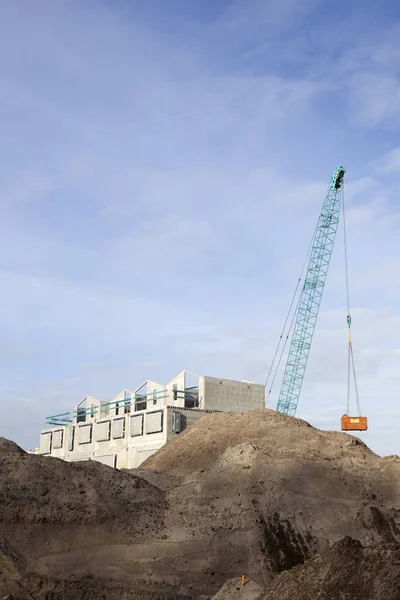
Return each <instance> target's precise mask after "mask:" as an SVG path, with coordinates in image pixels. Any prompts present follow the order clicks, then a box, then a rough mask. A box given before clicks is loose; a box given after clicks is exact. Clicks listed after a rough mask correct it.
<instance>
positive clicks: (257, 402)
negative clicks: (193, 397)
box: [204, 377, 265, 412]
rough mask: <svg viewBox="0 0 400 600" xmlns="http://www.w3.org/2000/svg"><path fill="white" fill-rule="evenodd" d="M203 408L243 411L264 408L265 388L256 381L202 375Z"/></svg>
mask: <svg viewBox="0 0 400 600" xmlns="http://www.w3.org/2000/svg"><path fill="white" fill-rule="evenodd" d="M204 408H205V409H207V410H222V411H230V412H245V411H246V410H259V409H262V408H265V388H264V386H263V385H260V384H257V383H248V382H244V381H232V380H230V379H218V378H216V377H204Z"/></svg>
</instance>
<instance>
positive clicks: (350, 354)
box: [342, 184, 361, 416]
mask: <svg viewBox="0 0 400 600" xmlns="http://www.w3.org/2000/svg"><path fill="white" fill-rule="evenodd" d="M342 212H343V236H344V264H345V273H346V302H347V317H346V321H347V328H348V342H349V344H348V356H347V413H346V414H350V384H351V381H350V380H351V373H353V379H354V387H355V392H356V402H357V410H358V415H359V416H361V408H360V398H359V395H358V385H357V377H356V368H355V364H354V353H353V342H352V339H351V311H350V286H349V266H348V256H347V231H346V212H345V203H344V184H343V187H342Z"/></svg>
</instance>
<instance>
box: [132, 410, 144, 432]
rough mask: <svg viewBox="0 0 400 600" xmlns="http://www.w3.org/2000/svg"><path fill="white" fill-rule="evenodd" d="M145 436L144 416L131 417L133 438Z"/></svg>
mask: <svg viewBox="0 0 400 600" xmlns="http://www.w3.org/2000/svg"><path fill="white" fill-rule="evenodd" d="M138 435H143V415H132V416H131V437H136V436H138Z"/></svg>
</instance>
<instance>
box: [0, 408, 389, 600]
mask: <svg viewBox="0 0 400 600" xmlns="http://www.w3.org/2000/svg"><path fill="white" fill-rule="evenodd" d="M399 509H400V460H399V459H398V458H396V457H392V458H390V459H382V458H380V457H378V456H377V455H375V454H374V453H373V452H371V451H370V450H369V449H368V448H367V447H366V446H365V445H364V444H363V443H362V442H361V441H360V440H358V439H357V438H355V437H352V436H349V435H347V434H345V433H336V432H324V431H319V430H317V429H315V428H313V427H311V426H310V425H308V424H307V423H305V422H304V421H301V420H299V419H295V418H291V417H287V416H285V415H281V414H278V413H276V412H274V411H270V410H264V411H251V412H248V413H245V414H229V413H223V414H212V415H209V416H205V417H204V418H202V419H201V420H200V421H198V422H197V423H195V424H194V425H193V426H192V427H190V428H189V429H188V430H187V431H185V432H184V433H182V434H180V435H179V436H178V437H177V438H176V439H175V440H174V441H173V442H171V443H169V444H168V445H167V446H165V447H164V448H162V449H161V450H160V451H159V452H158V453H157V454H156V455H154V456H153V457H151V458H150V459H148V460H147V461H146V463H145V464H144V465H143V466H142V467H141V468H140V469H136V470H133V471H130V472H121V471H115V470H113V469H111V468H110V467H107V466H105V465H101V464H99V463H95V462H85V463H65V462H63V461H61V460H58V459H54V458H47V457H42V456H34V455H28V454H25V453H24V452H23V451H21V449H19V448H18V447H17V446H15V445H14V444H12V443H10V442H7V441H4V440H3V441H2V442H0V549H1V550H2V551H3V553H4V554H5V555H6V556H9V557H11V558H12V560H13V561H14V563H13V564H16V565H17V566H18V569H19V573H20V580H21V581H22V582H23V586H24V589H29V590H30V592H31V594H32V599H33V600H38V599H40V600H41V599H42V598H46V600H47V599H50V598H51V600H59V599H62V598H69V597H70V596H68V595H67V594H71V597H74V598H77V599H79V598H82V599H84V598H85V599H86V598H89V597H90V598H93V599H94V598H97V597H103V598H104V599H106V600H108V599H110V600H111V599H112V600H114V598H117V597H118V598H126V599H128V598H131V597H132V598H137V599H139V598H143V599H146V600H147V598H152V600H155V599H161V598H163V599H166V598H199V597H200V596H201V595H204V596H207V597H211V596H213V595H214V594H215V593H216V592H217V590H219V589H220V588H221V587H222V586H223V585H224V583H225V582H226V581H227V580H228V579H235V578H238V577H240V576H241V575H242V574H244V575H245V576H246V579H247V580H253V581H255V582H256V583H257V584H258V585H260V586H263V587H265V586H268V585H269V584H270V583H271V581H272V579H273V578H274V577H276V575H277V574H279V573H281V572H282V571H285V570H288V569H292V568H293V567H296V565H301V564H303V563H304V562H305V561H307V559H310V558H312V557H314V556H315V555H316V554H317V553H320V552H323V551H324V550H325V549H326V548H327V547H328V545H329V544H330V543H332V542H337V541H339V540H340V539H341V538H343V537H345V536H346V535H350V536H351V537H353V538H355V539H359V540H360V541H361V543H362V544H363V545H365V546H368V547H371V548H373V547H378V546H381V545H382V544H385V545H387V544H395V543H396V542H399V541H400V510H399ZM3 579H4V577H3ZM8 579H9V577H8ZM27 582H29V585H28V584H27ZM27 585H28V587H27ZM96 586H97V587H96ZM98 586H100V587H98ZM117 588H118V594H120V596H115V595H113V594H116V593H117V592H116V591H115V590H116V589H117ZM1 589H2V588H1V576H0V591H1ZM88 589H89V590H91V591H90V593H91V594H92V596H90V594H89V592H87V590H88ZM94 589H96V590H98V589H104V590H106V592H104V594H103V596H97V595H96V594H97V592H96V593H94V591H93V590H94ZM40 590H42V591H40ZM43 590H51V592H50V591H48V595H47V596H46V595H43V594H44V592H43ZM122 590H123V595H121V594H122ZM7 593H14V591H13V590H10V591H8V592H7ZM74 593H75V596H73V594H74ZM63 594H64V595H63ZM85 594H89V595H86V596H85ZM3 595H4V594H3ZM0 597H1V596H0ZM294 598H295V596H293V600H294Z"/></svg>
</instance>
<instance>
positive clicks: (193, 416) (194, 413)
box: [166, 406, 209, 441]
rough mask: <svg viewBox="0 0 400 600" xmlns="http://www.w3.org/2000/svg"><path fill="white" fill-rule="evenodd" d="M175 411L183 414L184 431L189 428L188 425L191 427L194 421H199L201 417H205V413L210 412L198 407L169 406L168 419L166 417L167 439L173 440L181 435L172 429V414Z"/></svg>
mask: <svg viewBox="0 0 400 600" xmlns="http://www.w3.org/2000/svg"><path fill="white" fill-rule="evenodd" d="M174 412H178V413H180V414H181V419H182V431H184V430H185V429H187V428H188V427H190V425H192V424H193V423H195V422H196V421H198V420H199V419H201V418H202V417H204V416H205V415H207V414H209V413H208V412H206V411H201V410H198V409H189V408H180V407H176V408H175V407H171V406H169V407H168V408H167V419H166V425H167V428H166V435H167V441H169V440H173V439H175V438H176V437H177V435H179V433H174V432H173V431H172V414H173V413H174Z"/></svg>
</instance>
